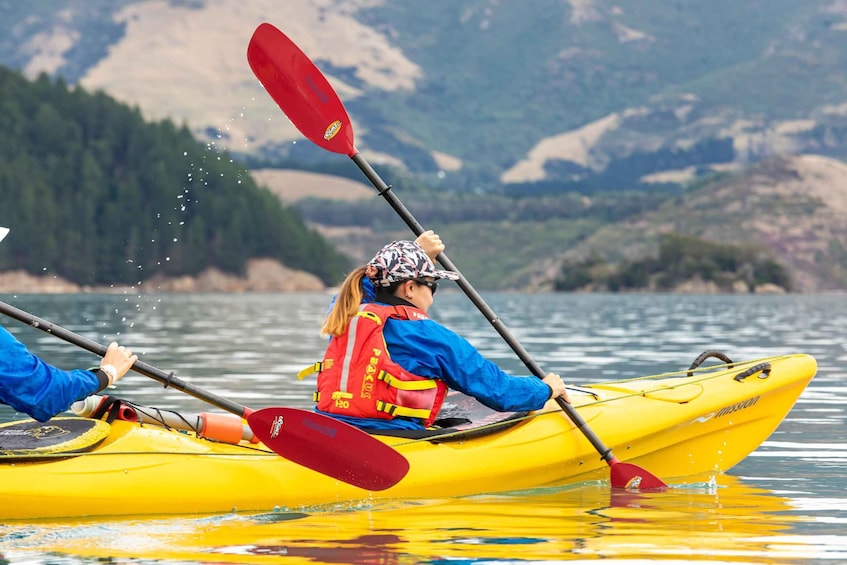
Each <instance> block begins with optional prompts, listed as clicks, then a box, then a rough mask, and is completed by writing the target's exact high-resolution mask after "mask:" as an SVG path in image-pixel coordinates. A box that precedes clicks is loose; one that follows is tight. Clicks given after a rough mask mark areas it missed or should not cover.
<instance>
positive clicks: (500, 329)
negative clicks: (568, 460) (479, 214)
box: [350, 153, 615, 463]
mask: <svg viewBox="0 0 847 565" xmlns="http://www.w3.org/2000/svg"><path fill="white" fill-rule="evenodd" d="M350 158H351V159H352V160H353V162H354V163H356V166H358V167H359V169H361V171H362V172H363V173H364V174H365V176H366V177H367V178H368V180H369V181H371V184H373V185H374V187H375V188H376V189H377V192H379V195H380V196H382V197H383V198H385V200H386V201H387V202H388V204H389V205H390V206H391V207H392V208H393V209H394V211H395V212H397V213H398V214H399V215H400V217H401V218H402V219H403V221H404V222H406V225H407V226H409V229H411V230H412V232H414V234H415V235H421V234H422V233H423V232H424V231H426V230H424V228H423V226H422V225H421V224H420V222H418V220H417V219H415V217H414V216H413V215H412V213H411V212H410V211H409V210H408V208H406V206H405V205H404V204H403V203H402V202H401V201H400V199H399V198H398V197H397V196H396V195H395V194H394V192H393V191H392V190H391V187H390V186H389V185H387V184H386V183H385V181H383V180H382V178H380V176H379V174H377V172H376V171H375V170H374V168H373V167H371V165H370V163H368V161H367V159H365V158H364V157H363V156H362V154H361V153H354V154H353V155H351V156H350ZM437 259H438V262H439V263H441V264H442V265H443V266H444V267H445V268H446V269H447V270H449V271H453V272H454V273H457V274H458V275H459V280H458V281H456V283H457V284H458V285H459V287H460V288H461V289H462V290H463V291H464V293H465V294H466V295H467V296H468V298H470V300H471V302H473V303H474V305H475V306H476V307H477V308H478V309H479V311H480V312H482V314H483V315H484V316H485V318H486V319H487V320H488V322H489V323H490V324H491V325H492V326H494V329H495V330H497V333H499V334H500V336H502V338H503V339H504V340H506V343H508V344H509V347H511V348H512V351H514V352H515V353H516V354H517V356H518V358H519V359H520V360H521V361H523V363H524V365H526V367H527V369H529V370H530V372H531V373H532V374H533V375H535V376H536V377H538V378H539V379H543V378H544V375H545V373H544V371H542V370H541V367H540V366H539V365H538V363H536V362H535V360H534V359H533V358H532V357H531V356H530V354H529V353H528V352H527V351H526V349H524V347H523V345H521V344H520V342H519V341H518V340H517V338H515V336H514V335H512V332H511V331H509V328H508V327H506V324H504V323H503V321H502V320H501V319H500V317H499V316H498V315H497V314H496V313H495V312H494V310H492V309H491V307H490V306H489V305H488V304H487V303H486V302H485V300H483V299H482V296H480V294H479V293H478V292H477V291H476V289H475V288H474V287H473V286H471V284H470V283H469V282H468V280H467V279H466V278H465V277H464V276H462V273H461V272H460V271H459V269H457V268H456V266H455V265H454V264H453V262H452V261H451V260H450V258H449V257H447V255H446V254H444V253H439V254H438V257H437ZM556 403H557V404H558V405H559V406H560V407H561V408H562V410H564V411H565V412H566V413H567V415H568V417H569V418H570V419H571V420H572V421H573V423H574V425H576V427H578V428H579V429H580V431H582V433H583V434H584V435H585V437H586V438H588V441H590V442H591V445H593V446H594V448H595V449H596V450H597V451H598V452H599V453H600V455H601V456H602V457H603V460H604V461H606V462H607V463H608V462H610V461H612V460H613V459H614V458H615V456H614V455H612V450H611V449H610V448H608V447H606V445H605V444H604V443H603V442H602V441H601V440H600V438H599V437H597V434H595V433H594V431H593V430H592V429H591V428H589V427H588V426H587V424H586V422H585V420H584V419H583V417H582V416H580V414H579V412H577V411H576V409H575V408H574V407H573V406H571V405H570V404H568V403H567V402H566V401H565V399H563V398H562V397H561V396H560V397H558V398H556Z"/></svg>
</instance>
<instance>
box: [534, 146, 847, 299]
mask: <svg viewBox="0 0 847 565" xmlns="http://www.w3.org/2000/svg"><path fill="white" fill-rule="evenodd" d="M845 217H847V164H845V163H843V162H841V161H837V160H834V159H831V158H827V157H821V156H817V155H801V156H795V157H782V158H774V159H771V160H768V161H764V162H761V163H759V164H757V165H755V166H753V167H751V168H749V169H748V170H745V171H744V172H742V173H739V174H736V175H734V176H730V177H724V178H720V179H716V180H714V181H712V182H708V183H704V184H703V185H702V186H700V187H699V188H696V189H694V190H692V191H691V192H690V193H688V194H686V195H685V196H683V197H680V198H678V199H673V200H670V201H668V202H666V203H665V204H664V205H662V206H661V207H660V208H659V209H657V210H655V211H651V212H648V213H646V214H643V215H640V216H638V217H634V218H631V219H628V220H625V221H623V222H620V223H618V224H613V225H608V226H605V227H603V228H602V229H599V230H597V231H596V232H595V233H593V234H592V235H591V236H590V237H588V238H587V239H586V240H585V241H583V242H581V243H580V244H579V245H576V246H574V247H573V248H572V249H570V250H568V251H567V252H565V253H563V254H561V255H560V256H559V257H557V258H556V259H555V260H553V259H550V260H547V261H546V262H543V263H539V264H538V265H537V270H536V275H535V282H536V283H537V284H540V285H542V286H544V285H547V284H549V282H550V277H551V275H553V274H554V273H556V272H557V271H558V269H559V265H560V264H561V263H560V261H561V260H568V261H574V260H579V259H582V258H586V257H590V256H597V257H602V258H603V259H605V260H607V261H611V262H613V263H614V262H621V261H624V260H631V259H634V258H640V257H645V256H654V255H656V253H657V250H658V241H659V235H660V234H662V233H682V234H689V235H694V236H697V237H700V238H703V239H706V240H709V241H714V242H720V243H724V244H736V243H744V244H752V245H756V246H758V247H760V248H761V249H763V250H765V251H766V252H767V253H768V255H769V256H770V257H772V258H773V259H775V260H776V261H777V262H778V263H780V264H781V265H783V266H785V267H786V268H787V269H788V270H789V272H790V274H791V278H792V286H793V288H794V290H797V291H800V292H824V291H843V290H845V289H846V288H847V223H845V221H844V218H845Z"/></svg>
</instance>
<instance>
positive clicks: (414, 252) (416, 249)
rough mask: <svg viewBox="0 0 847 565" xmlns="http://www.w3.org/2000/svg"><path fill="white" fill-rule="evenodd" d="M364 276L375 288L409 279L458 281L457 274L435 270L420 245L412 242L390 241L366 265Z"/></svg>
mask: <svg viewBox="0 0 847 565" xmlns="http://www.w3.org/2000/svg"><path fill="white" fill-rule="evenodd" d="M365 275H366V276H367V277H368V278H369V279H371V281H373V283H374V285H375V286H391V285H392V284H394V283H396V282H400V281H405V280H409V279H422V278H425V277H432V278H434V279H449V280H451V281H455V280H458V279H459V275H458V273H454V272H452V271H440V270H438V269H436V268H435V265H433V264H432V261H431V260H430V258H429V257H427V255H426V253H424V250H423V249H422V248H421V246H420V245H418V244H417V243H415V242H414V241H392V242H391V243H389V244H388V245H386V246H385V247H383V248H382V249H380V250H379V253H377V254H376V255H375V256H374V258H373V259H371V260H370V262H369V263H368V265H367V268H366V270H365Z"/></svg>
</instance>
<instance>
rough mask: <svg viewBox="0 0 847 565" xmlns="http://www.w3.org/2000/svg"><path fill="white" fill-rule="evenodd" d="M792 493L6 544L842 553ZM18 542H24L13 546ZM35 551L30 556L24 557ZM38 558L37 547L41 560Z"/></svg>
mask: <svg viewBox="0 0 847 565" xmlns="http://www.w3.org/2000/svg"><path fill="white" fill-rule="evenodd" d="M807 510H808V509H805V508H803V507H802V506H800V505H798V504H797V502H796V501H795V500H794V499H792V498H791V497H789V496H785V495H780V494H778V493H775V492H773V491H769V490H766V489H761V488H757V487H754V486H751V485H750V484H748V483H747V482H745V481H744V480H742V479H739V478H736V477H731V476H725V475H724V476H718V477H716V478H711V477H704V481H703V482H701V483H695V484H690V485H687V486H685V487H683V488H675V489H673V490H671V491H668V492H665V493H610V492H609V490H608V488H607V487H605V486H601V485H582V486H581V487H578V488H569V489H565V490H558V491H535V492H528V493H514V494H509V495H500V496H478V497H472V498H464V499H452V500H426V501H418V502H415V503H409V502H403V503H399V502H397V503H384V504H380V505H377V506H373V507H361V505H358V506H357V507H339V508H314V509H308V510H307V511H306V512H304V513H288V512H285V511H279V512H275V513H270V514H261V515H255V516H242V515H227V516H218V517H210V518H195V519H181V520H180V519H171V518H169V519H167V520H144V521H132V520H127V521H122V522H97V523H84V522H83V523H75V524H73V525H68V524H55V523H38V524H30V525H27V526H26V527H23V528H16V527H15V526H11V525H7V526H3V527H0V551H2V552H4V553H6V555H7V557H11V558H13V561H14V558H15V555H16V551H22V550H23V549H24V548H37V549H38V551H39V552H42V553H46V552H53V551H55V552H58V553H60V554H66V555H67V554H69V555H76V556H80V559H81V560H82V559H92V560H93V559H96V558H103V557H111V558H118V559H122V558H132V557H135V558H141V559H162V560H164V559H168V560H178V561H180V562H198V563H200V562H204V563H207V562H228V563H271V562H279V561H278V560H279V559H280V558H282V557H285V558H286V559H285V562H286V563H289V562H313V563H348V564H363V565H364V564H377V563H378V564H394V563H398V564H399V563H442V562H450V563H456V562H458V563H483V562H484V563H501V562H502V563H505V562H518V561H520V562H522V563H541V562H555V561H564V560H572V559H588V558H605V559H612V560H631V559H669V558H670V559H680V560H688V559H697V560H709V559H712V560H718V561H746V562H750V561H752V562H761V561H768V562H773V561H780V560H796V559H801V560H810V559H840V558H843V557H847V542H845V541H843V540H842V539H841V538H839V537H837V536H834V535H820V534H816V533H814V532H810V533H807V534H798V533H797V528H796V525H797V524H802V523H809V522H812V521H813V519H811V518H809V517H808V516H806V515H805V512H806V511H807ZM13 547H14V548H15V549H12V548H13ZM21 555H23V553H21ZM31 555H32V554H30V556H31Z"/></svg>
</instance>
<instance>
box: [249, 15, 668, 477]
mask: <svg viewBox="0 0 847 565" xmlns="http://www.w3.org/2000/svg"><path fill="white" fill-rule="evenodd" d="M247 60H248V62H249V63H250V68H251V69H253V73H255V75H256V77H257V78H258V79H259V82H261V83H262V85H263V86H264V87H265V90H267V91H268V94H270V95H271V98H273V99H274V101H275V102H276V103H277V104H278V105H279V107H280V108H281V109H282V111H283V112H285V115H286V116H288V119H290V120H291V122H292V123H293V124H294V125H295V126H296V127H297V129H298V130H300V133H302V134H303V135H304V136H306V138H308V139H309V140H311V141H312V142H314V143H315V144H316V145H318V146H319V147H323V148H324V149H326V150H328V151H332V152H334V153H343V154H346V155H347V156H349V157H350V158H351V159H352V160H353V162H354V163H356V165H357V166H358V167H359V169H361V170H362V172H363V173H364V174H365V176H366V177H367V178H368V180H370V181H371V183H372V184H373V185H374V187H375V188H376V189H377V191H378V192H379V194H380V195H381V196H383V197H384V198H385V199H386V201H387V202H388V203H389V204H390V205H391V207H392V208H393V209H394V210H395V211H396V212H397V213H398V214H399V215H400V217H401V218H402V219H403V221H405V222H406V225H408V226H409V228H410V229H411V230H412V232H413V233H414V234H415V235H420V234H422V233H423V232H424V229H423V227H422V226H421V225H420V224H419V223H418V221H417V220H416V219H415V218H414V216H412V214H411V213H410V212H409V211H408V210H407V209H406V207H405V206H404V205H403V203H402V202H400V200H399V199H398V198H397V197H396V196H395V195H394V193H393V192H392V191H391V187H390V186H388V185H387V184H385V182H384V181H383V180H382V179H381V178H380V177H379V175H378V174H377V173H376V171H374V169H373V167H371V166H370V164H369V163H368V162H367V161H366V160H365V158H364V157H363V156H362V155H361V154H360V153H359V152H358V151H357V150H356V147H355V145H354V142H353V127H352V125H351V123H350V118H349V117H348V116H347V111H346V110H345V109H344V105H343V104H342V102H341V99H340V98H339V97H338V95H337V94H336V93H335V90H334V89H333V88H332V86H331V85H330V84H329V81H327V79H326V77H324V75H323V73H321V71H320V70H319V69H318V68H317V67H316V66H315V64H314V63H313V62H312V61H311V60H310V59H309V57H307V56H306V54H305V53H303V51H301V50H300V48H299V47H297V45H295V44H294V42H292V41H291V40H290V39H289V38H288V37H287V36H286V35H285V34H284V33H282V32H281V31H280V30H278V29H277V28H276V27H274V26H272V25H271V24H268V23H263V24H261V25H260V26H259V27H258V28H256V31H255V32H253V37H252V38H251V39H250V44H249V46H248V47H247ZM438 261H439V262H440V263H441V264H442V265H443V266H444V267H445V268H447V269H449V270H451V271H455V272H457V273H458V272H459V270H458V269H457V268H456V267H455V266H454V265H453V263H452V262H451V261H450V259H448V258H447V256H446V255H445V254H444V253H441V254H440V255H439V256H438ZM457 283H458V285H459V286H460V287H461V288H462V290H463V291H464V292H465V294H466V295H467V296H468V298H470V299H471V301H472V302H473V303H474V304H475V305H476V307H477V308H478V309H479V311H480V312H481V313H482V314H483V315H484V316H485V317H486V319H487V320H488V321H489V322H491V324H492V325H493V326H494V328H495V329H496V330H497V332H498V333H499V334H500V335H501V336H502V337H503V339H505V340H506V342H507V343H508V344H509V346H511V348H512V349H513V350H514V352H515V353H516V354H517V355H518V357H520V359H521V360H522V361H523V362H524V364H525V365H526V366H527V368H528V369H529V370H530V371H531V372H532V374H533V375H535V376H536V377H538V378H544V374H545V373H544V372H543V371H542V370H541V367H539V366H538V364H537V363H536V362H535V361H534V360H533V359H532V357H530V356H529V353H527V352H526V350H525V349H524V348H523V346H521V344H520V343H519V342H518V341H517V339H515V337H514V336H513V335H512V334H511V332H510V331H509V329H508V328H507V327H506V326H505V325H504V324H503V322H502V321H501V320H500V318H499V317H497V315H496V314H495V313H494V311H493V310H491V308H490V307H489V306H488V304H486V303H485V301H483V299H482V297H481V296H480V295H479V293H478V292H477V291H476V290H475V289H474V288H473V287H472V286H471V285H470V283H468V282H467V279H465V278H464V277H461V278H460V279H459V280H458V281H457ZM556 401H557V403H558V404H559V406H560V407H561V408H562V410H564V411H565V413H566V414H567V415H568V417H569V418H570V419H571V420H572V421H573V423H574V424H575V425H576V427H577V428H579V429H580V431H581V432H582V433H583V434H584V435H585V437H586V438H588V440H589V441H590V442H591V444H592V445H593V446H594V448H595V449H596V450H597V451H598V452H599V453H600V455H601V457H602V458H603V460H604V461H606V462H607V463H608V464H609V467H611V483H612V486H613V487H615V488H629V489H641V490H646V489H663V488H666V487H667V485H665V483H664V482H662V481H661V480H660V479H659V478H657V477H655V476H654V475H652V474H650V473H649V472H647V471H645V470H644V469H642V468H640V467H638V466H637V465H633V464H631V463H621V462H620V461H618V460H617V458H616V457H615V456H614V455H612V450H611V449H609V448H607V447H606V446H605V445H604V444H603V442H602V441H600V438H598V437H597V435H596V434H595V433H594V432H593V431H592V430H591V429H590V428H589V427H588V425H587V424H586V422H585V420H584V419H583V418H582V416H580V415H579V413H578V412H577V411H576V410H575V409H574V407H573V406H571V405H570V404H568V403H567V402H565V401H564V400H563V399H562V398H557V399H556Z"/></svg>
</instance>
